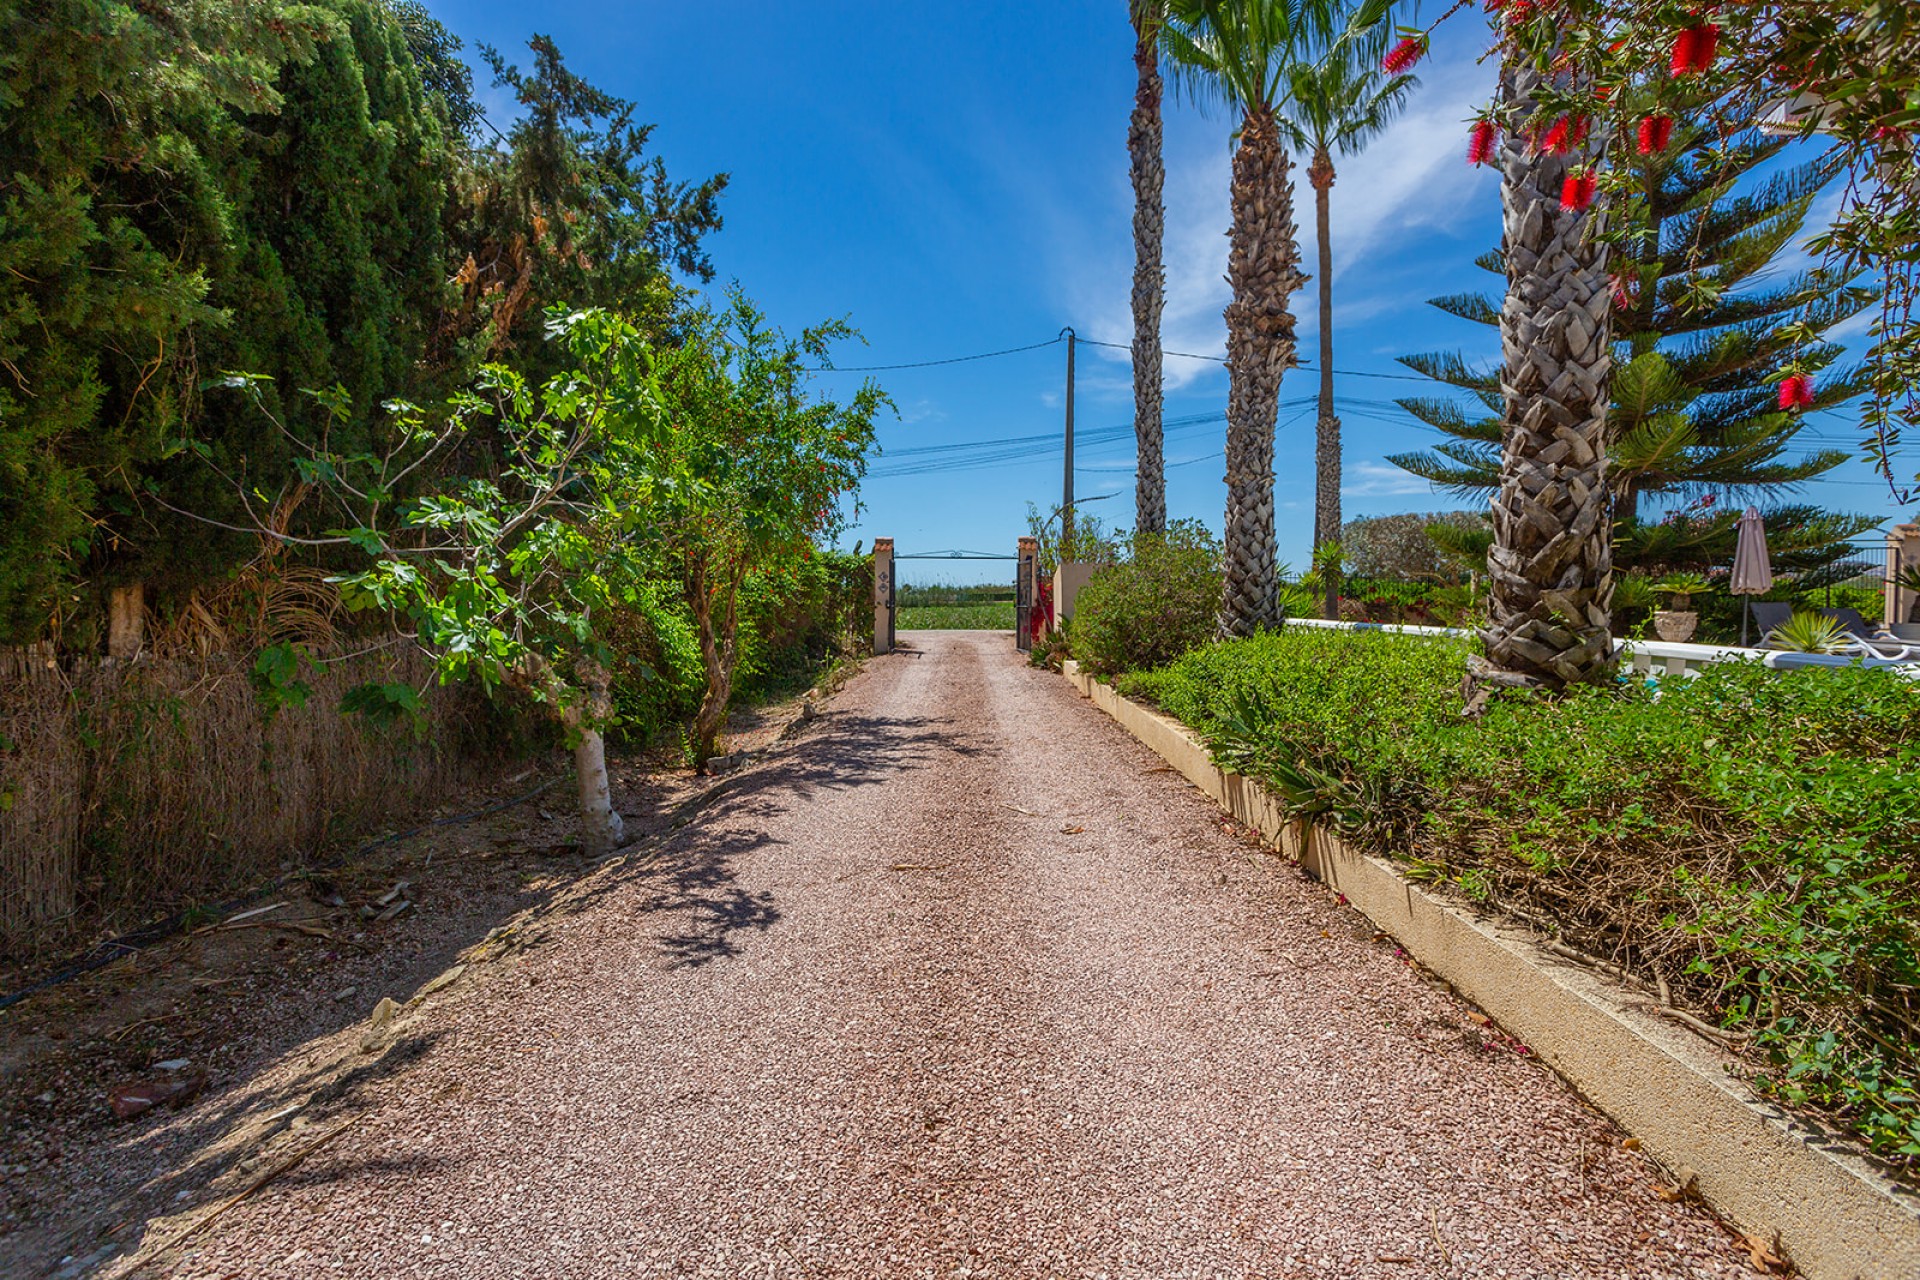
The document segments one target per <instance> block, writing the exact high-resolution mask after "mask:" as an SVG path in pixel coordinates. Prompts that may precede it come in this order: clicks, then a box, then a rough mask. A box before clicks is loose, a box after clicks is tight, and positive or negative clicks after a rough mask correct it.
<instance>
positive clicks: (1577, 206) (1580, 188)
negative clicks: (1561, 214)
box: [1560, 173, 1600, 213]
mask: <svg viewBox="0 0 1920 1280" xmlns="http://www.w3.org/2000/svg"><path fill="white" fill-rule="evenodd" d="M1599 185H1600V184H1599V182H1598V181H1596V180H1595V178H1594V176H1593V175H1592V174H1591V173H1570V174H1568V175H1567V180H1566V181H1565V182H1563V183H1561V184H1560V207H1561V208H1562V209H1566V210H1569V211H1571V212H1574V213H1579V212H1581V211H1582V210H1584V209H1586V207H1587V206H1588V205H1590V204H1592V203H1593V197H1594V193H1595V192H1596V191H1597V190H1598V189H1599Z"/></svg>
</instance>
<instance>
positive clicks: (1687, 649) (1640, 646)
mask: <svg viewBox="0 0 1920 1280" xmlns="http://www.w3.org/2000/svg"><path fill="white" fill-rule="evenodd" d="M1286 625H1287V626H1289V627H1319V628H1322V629H1324V630H1328V631H1387V632H1392V633H1395V634H1397V635H1408V636H1452V637H1456V638H1460V639H1468V638H1471V637H1472V636H1473V634H1474V633H1473V632H1471V631H1468V630H1465V629H1464V628H1461V627H1416V626H1411V625H1403V624H1400V623H1393V622H1331V621H1329V620H1327V619H1325V618H1288V619H1287V622H1286ZM1615 652H1616V653H1617V654H1618V655H1619V658H1620V665H1621V666H1622V667H1623V668H1624V669H1626V670H1629V671H1636V672H1639V673H1640V674H1642V675H1666V676H1693V675H1699V674H1700V670H1701V668H1703V667H1705V666H1706V665H1707V664H1708V663H1709V662H1758V663H1760V664H1761V665H1762V666H1765V667H1771V668H1772V669H1774V670H1776V671H1790V670H1793V669H1794V668H1796V667H1851V666H1855V665H1859V666H1863V667H1895V668H1898V669H1899V671H1900V673H1901V674H1902V675H1905V676H1908V677H1911V678H1914V679H1920V662H1912V661H1905V662H1903V661H1899V660H1897V659H1892V658H1875V657H1851V656H1848V655H1846V654H1841V653H1784V652H1781V651H1780V650H1777V649H1744V648H1742V647H1740V646H1739V645H1734V644H1675V643H1673V642H1672V641H1668V640H1622V641H1621V642H1620V647H1619V649H1617V650H1616V651H1615Z"/></svg>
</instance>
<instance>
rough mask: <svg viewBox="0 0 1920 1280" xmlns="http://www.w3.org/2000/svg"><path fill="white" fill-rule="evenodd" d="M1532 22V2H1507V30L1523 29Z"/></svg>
mask: <svg viewBox="0 0 1920 1280" xmlns="http://www.w3.org/2000/svg"><path fill="white" fill-rule="evenodd" d="M1532 21H1533V0H1508V3H1507V30H1509V31H1512V30H1513V29H1515V28H1516V27H1524V26H1526V25H1527V24H1528V23H1529V22H1532Z"/></svg>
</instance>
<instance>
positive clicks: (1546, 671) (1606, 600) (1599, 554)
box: [1469, 45, 1613, 707]
mask: <svg viewBox="0 0 1920 1280" xmlns="http://www.w3.org/2000/svg"><path fill="white" fill-rule="evenodd" d="M1559 53H1560V50H1559V48H1558V46H1557V45H1549V47H1548V48H1546V49H1544V50H1541V51H1538V52H1529V51H1521V50H1510V51H1509V53H1508V56H1507V60H1506V63H1505V65H1504V66H1503V67H1502V68H1501V104H1500V105H1501V108H1502V115H1503V116H1504V119H1505V122H1506V126H1507V128H1506V141H1505V144H1504V146H1503V147H1502V148H1501V151H1500V162H1501V182H1500V201H1501V211H1502V215H1503V218H1504V221H1505V226H1506V236H1505V240H1504V243H1503V245H1502V251H1503V253H1504V255H1505V259H1506V266H1507V295H1506V300H1505V303H1504V304H1503V306H1502V307H1501V310H1500V348H1501V353H1502V360H1503V369H1502V373H1501V387H1502V390H1503V392H1504V399H1505V405H1504V413H1503V415H1502V418H1501V438H1502V441H1503V444H1502V447H1501V455H1500V484H1499V488H1498V489H1497V490H1496V492H1495V494H1494V498H1493V511H1492V516H1493V533H1494V542H1493V548H1492V550H1491V551H1490V552H1489V553H1488V557H1487V569H1488V575H1489V582H1488V593H1487V606H1488V617H1487V624H1486V628H1485V630H1484V631H1483V633H1482V635H1483V638H1484V640H1485V642H1486V647H1487V661H1486V663H1482V664H1481V666H1480V668H1479V669H1480V674H1481V675H1482V676H1483V677H1484V678H1485V679H1486V680H1487V682H1488V683H1491V684H1495V685H1520V686H1541V687H1548V688H1558V687H1561V686H1564V685H1569V684H1578V683H1583V682H1593V681H1598V680H1601V679H1603V678H1604V677H1605V676H1606V674H1607V673H1608V671H1609V669H1610V667H1611V664H1612V661H1613V636H1612V633H1611V631H1610V628H1609V623H1610V614H1609V609H1610V607H1611V604H1612V597H1613V560H1612V529H1613V527H1612V519H1611V506H1612V504H1611V499H1610V490H1609V488H1608V482H1607V405H1608V401H1609V397H1610V374H1611V372H1612V367H1613V355H1612V350H1611V337H1612V329H1611V326H1612V310H1613V303H1612V291H1611V285H1610V282H1609V280H1608V278H1607V243H1606V241H1605V240H1603V239H1602V238H1600V237H1599V236H1598V235H1596V234H1595V232H1596V231H1597V230H1598V228H1597V226H1596V224H1597V223H1598V222H1599V220H1600V219H1601V218H1602V216H1603V213H1604V207H1605V206H1604V205H1603V204H1597V203H1595V202H1594V194H1593V192H1594V178H1593V169H1594V167H1595V166H1596V165H1597V164H1598V162H1599V145H1598V141H1597V140H1596V139H1593V138H1592V137H1590V136H1588V135H1587V134H1586V131H1585V130H1584V129H1583V128H1581V126H1580V125H1579V124H1578V123H1577V122H1569V121H1566V120H1564V119H1553V118H1550V113H1549V111H1548V108H1547V101H1548V98H1549V95H1550V94H1551V92H1552V91H1553V88H1554V85H1553V81H1554V80H1555V79H1556V78H1560V79H1563V80H1564V79H1567V78H1571V79H1573V80H1574V81H1576V82H1577V81H1578V80H1579V78H1580V72H1579V70H1578V69H1577V67H1572V68H1568V69H1565V70H1561V69H1559V68H1557V67H1556V66H1555V63H1556V62H1557V61H1558V58H1557V55H1558V54H1559ZM1556 129H1558V130H1560V135H1559V136H1558V137H1557V138H1556V137H1554V132H1555V130H1556ZM1550 139H1551V140H1550ZM1488 664H1490V666H1489V665H1488ZM1478 696H1479V695H1478V694H1476V695H1474V697H1470V699H1469V706H1470V707H1471V706H1473V705H1476V703H1475V699H1476V698H1477V697H1478Z"/></svg>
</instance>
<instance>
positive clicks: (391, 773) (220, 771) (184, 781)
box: [0, 641, 493, 957]
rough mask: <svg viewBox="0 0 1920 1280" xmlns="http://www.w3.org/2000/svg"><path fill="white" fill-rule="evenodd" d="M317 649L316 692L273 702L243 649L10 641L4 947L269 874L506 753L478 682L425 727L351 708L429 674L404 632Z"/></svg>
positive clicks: (105, 924)
mask: <svg viewBox="0 0 1920 1280" xmlns="http://www.w3.org/2000/svg"><path fill="white" fill-rule="evenodd" d="M315 658H316V659H317V660H316V661H315V662H314V663H313V664H312V669H311V670H310V671H308V672H306V673H305V676H304V678H305V679H306V680H307V682H308V683H309V684H311V686H312V689H313V692H312V696H311V697H310V698H309V699H308V700H307V702H306V704H305V705H304V706H300V707H287V708H283V709H281V710H279V711H278V712H277V713H275V714H272V715H268V714H267V713H266V711H265V709H264V708H263V705H262V703H261V701H260V700H259V698H258V697H257V696H256V694H255V691H254V686H253V682H252V679H251V674H250V673H251V666H250V663H249V662H248V660H247V659H245V658H242V657H237V656H231V655H226V654H214V655H208V656H199V657H184V658H142V659H140V660H139V661H136V662H131V663H129V662H113V661H100V660H94V659H86V660H81V661H78V662H71V663H64V664H63V663H61V662H58V661H56V660H55V659H54V658H53V657H52V654H51V650H50V649H49V648H47V647H38V646H37V647H35V648H33V649H25V650H11V651H0V954H11V955H14V956H16V957H23V956H26V955H29V954H32V953H33V952H35V951H40V950H44V949H47V948H50V947H64V946H71V945H73V944H74V943H76V942H80V941H85V940H87V938H88V937H89V936H98V935H99V934H100V933H101V932H102V931H104V930H109V929H117V928H120V927H124V926H127V925H130V924H133V923H136V922H138V921H141V920H145V919H148V918H151V917H154V916H157V915H161V914H164V913H166V912H167V911H170V910H173V909H177V908H178V907H180V906H181V905H183V904H184V903H187V902H190V901H193V900H195V899H203V898H206V897H209V896H214V895H220V894H224V893H227V892H230V891H231V890H233V889H235V888H237V887H239V886H242V885H245V884H249V883H254V882H258V881H259V880H262V879H266V878H269V877H271V876H272V875H273V874H275V873H277V872H278V871H280V870H282V869H283V868H284V867H287V866H290V865H295V866H297V865H299V864H301V863H302V862H304V861H306V860H307V859H309V858H311V857H312V856H313V855H314V854H316V853H318V852H319V851H320V850H321V849H322V848H323V847H324V846H325V845H326V844H328V842H330V841H337V840H341V839H346V838H352V837H355V836H358V835H360V834H363V833H365V832H368V831H369V830H371V829H373V828H374V827H376V826H377V825H378V824H380V823H382V822H383V821H386V820H388V819H391V818H394V817H396V816H399V815H402V814H406V813H409V812H412V811H417V810H419V809H420V808H422V807H424V805H425V804H426V803H427V802H429V801H430V800H431V799H432V798H433V797H435V796H436V795H437V794H440V793H442V791H443V789H444V788H446V787H448V786H450V785H454V784H458V783H460V782H462V781H465V780H467V779H469V778H471V777H472V776H474V775H475V774H476V773H477V772H479V770H480V768H481V767H482V765H483V763H484V761H485V759H486V758H487V757H489V756H491V755H492V754H493V753H492V752H490V751H488V750H486V749H485V748H484V747H482V746H481V745H480V744H479V742H478V741H477V739H478V738H479V737H480V736H481V730H482V727H483V725H484V723H485V721H486V719H487V713H486V711H485V709H484V705H483V704H481V703H480V702H479V700H478V699H475V698H472V697H470V696H466V695H461V694H456V693H452V692H449V691H440V690H436V691H435V693H434V696H433V700H432V708H433V709H432V714H431V717H430V721H429V723H430V725H431V728H430V730H429V731H428V733H427V734H426V736H425V737H424V738H422V739H419V740H416V739H415V737H414V736H413V734H412V733H411V732H410V731H409V730H408V729H407V728H406V727H405V726H390V725H376V724H373V723H370V722H369V721H368V720H366V719H365V718H364V717H361V716H348V715H343V714H341V712H340V711H339V709H338V708H339V704H340V698H341V695H342V694H344V693H345V692H346V691H347V690H348V689H351V688H353V687H354V686H356V685H360V684H365V683H368V682H375V681H377V682H386V681H391V680H396V679H404V680H407V681H409V682H410V683H413V684H414V685H416V687H417V686H419V685H421V684H423V683H424V682H425V680H426V678H427V674H428V673H427V669H426V664H425V662H424V661H423V660H422V659H421V658H420V657H419V656H418V654H417V653H414V652H411V651H410V650H409V649H407V648H406V647H398V648H387V649H379V650H375V651H372V652H366V651H365V643H364V641H363V642H361V647H360V650H358V651H343V650H342V649H340V648H332V649H320V650H318V651H317V652H316V653H315Z"/></svg>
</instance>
